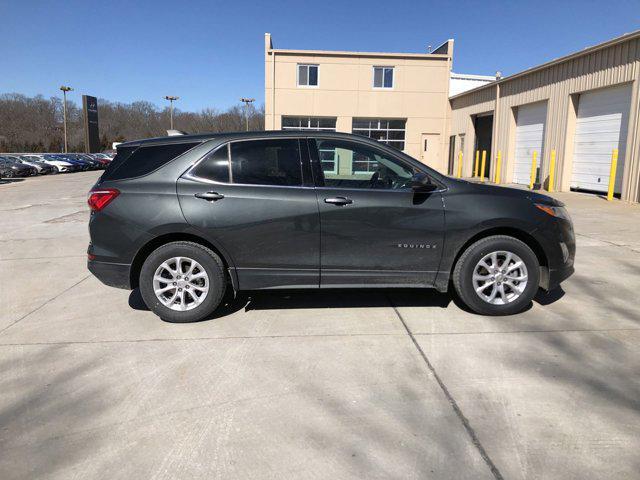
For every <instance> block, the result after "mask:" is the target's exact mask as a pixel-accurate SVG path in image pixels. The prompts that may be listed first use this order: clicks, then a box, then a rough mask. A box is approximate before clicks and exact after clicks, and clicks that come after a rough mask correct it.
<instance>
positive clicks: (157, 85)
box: [0, 0, 640, 110]
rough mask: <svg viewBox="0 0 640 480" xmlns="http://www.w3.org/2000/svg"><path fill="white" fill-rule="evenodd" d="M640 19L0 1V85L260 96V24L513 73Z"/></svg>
mask: <svg viewBox="0 0 640 480" xmlns="http://www.w3.org/2000/svg"><path fill="white" fill-rule="evenodd" d="M636 29H640V0H624V1H616V0H614V1H609V2H603V1H563V0H555V1H542V0H540V1H536V2H529V1H528V2H524V1H508V2H490V1H482V2H480V1H478V2H470V1H458V2H449V1H438V2H430V1H423V0H417V1H406V2H405V1H401V0H395V1H388V0H387V1H373V0H369V1H350V0H341V1H328V0H319V1H305V0H297V1H282V2H279V1H276V0H274V1H256V2H248V1H241V0H233V1H229V0H227V1H194V2H188V1H175V0H173V1H165V0H156V1H149V2H142V1H139V2H137V1H127V2H124V1H122V2H121V1H104V2H98V1H87V0H83V1H64V0H63V1H58V2H39V1H34V0H21V1H14V0H0V33H2V35H1V38H2V40H1V41H0V93H8V92H18V93H24V94H26V95H30V96H31V95H36V94H42V95H44V96H46V97H49V96H52V95H57V94H59V93H60V92H59V91H58V87H59V86H60V85H61V84H67V85H71V86H72V87H74V88H75V91H74V92H72V93H71V96H70V98H72V99H73V100H75V101H76V102H77V103H81V102H80V96H81V95H82V94H83V93H86V94H90V95H95V96H97V97H101V98H107V99H109V100H113V101H121V102H131V101H135V100H147V101H150V102H153V103H156V104H157V105H159V106H162V105H164V100H163V98H164V96H165V95H178V96H180V97H181V98H180V100H179V101H178V104H177V107H178V108H181V109H184V110H200V109H202V108H207V107H218V108H226V107H228V106H231V105H234V104H236V103H237V101H238V99H239V98H240V97H241V96H251V97H255V98H256V99H257V101H258V103H261V102H263V101H264V50H263V49H264V33H265V32H271V34H272V35H273V40H274V44H275V46H276V48H295V49H323V50H358V51H378V52H380V51H387V52H424V51H426V49H427V46H428V45H433V46H434V47H435V46H437V45H439V44H441V43H442V42H444V41H445V40H446V39H448V38H453V39H455V52H454V71H455V72H461V73H475V74H488V75H492V74H494V73H495V71H496V70H500V71H502V73H503V74H504V75H508V74H511V73H515V72H518V71H520V70H523V69H525V68H528V67H531V66H534V65H537V64H539V63H542V62H545V61H548V60H551V59H553V58H557V57H560V56H562V55H565V54H567V53H571V52H573V51H576V50H581V49H582V48H584V47H587V46H590V45H594V44H596V43H600V42H602V41H605V40H608V39H611V38H613V37H616V36H619V35H622V34H624V33H626V32H631V31H633V30H636Z"/></svg>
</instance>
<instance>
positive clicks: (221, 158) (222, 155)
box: [191, 145, 229, 183]
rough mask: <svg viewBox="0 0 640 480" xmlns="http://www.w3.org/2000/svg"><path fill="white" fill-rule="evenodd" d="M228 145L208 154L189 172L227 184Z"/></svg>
mask: <svg viewBox="0 0 640 480" xmlns="http://www.w3.org/2000/svg"><path fill="white" fill-rule="evenodd" d="M227 149H228V145H223V146H222V147H220V148H218V149H217V150H215V151H213V152H210V153H209V154H207V156H206V157H204V158H203V159H202V161H201V162H200V163H198V165H196V167H195V168H194V169H193V170H192V171H191V174H192V175H194V176H196V177H200V178H206V179H207V180H213V181H214V182H224V183H228V182H229V154H228V151H227Z"/></svg>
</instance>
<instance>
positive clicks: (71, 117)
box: [0, 93, 264, 152]
mask: <svg viewBox="0 0 640 480" xmlns="http://www.w3.org/2000/svg"><path fill="white" fill-rule="evenodd" d="M98 123H99V128H100V148H101V150H108V149H111V145H112V144H113V142H123V141H127V140H135V139H139V138H149V137H158V136H163V135H166V134H167V129H168V128H169V124H170V117H169V108H168V107H166V108H163V109H159V108H158V107H157V106H156V105H154V104H153V103H151V102H146V101H138V102H133V103H120V102H110V101H108V100H105V99H98ZM173 126H174V128H175V129H178V130H184V131H185V132H188V133H204V132H231V131H240V130H244V129H245V107H244V105H237V106H233V107H231V108H229V109H227V110H219V109H215V108H205V109H203V110H201V111H200V112H184V111H181V110H179V109H174V111H173ZM249 129H250V130H264V107H260V108H255V107H254V106H253V105H251V106H250V108H249ZM67 139H68V145H69V151H72V152H82V151H84V130H83V119H82V108H81V107H79V106H78V105H76V104H75V103H74V102H71V101H69V100H67ZM63 144H64V130H63V108H62V99H61V98H59V97H50V98H45V97H43V96H42V95H37V96H35V97H28V96H25V95H22V94H19V93H6V94H2V95H0V152H60V151H62V148H63Z"/></svg>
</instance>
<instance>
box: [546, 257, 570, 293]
mask: <svg viewBox="0 0 640 480" xmlns="http://www.w3.org/2000/svg"><path fill="white" fill-rule="evenodd" d="M573 272H575V268H574V267H573V263H572V264H571V265H565V266H564V267H562V268H558V269H553V270H551V269H550V270H549V285H548V287H547V290H548V291H551V290H553V289H554V288H556V287H558V285H560V283H561V282H564V281H565V280H566V279H567V278H569V277H570V276H571V275H573Z"/></svg>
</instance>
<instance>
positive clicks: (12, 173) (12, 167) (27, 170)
mask: <svg viewBox="0 0 640 480" xmlns="http://www.w3.org/2000/svg"><path fill="white" fill-rule="evenodd" d="M0 164H2V166H3V167H5V169H6V170H5V172H6V175H3V176H4V177H5V178H11V177H30V176H33V175H37V174H38V171H37V170H36V169H35V168H34V167H31V166H29V165H23V164H21V163H18V162H16V161H14V160H10V159H9V158H6V157H4V156H0Z"/></svg>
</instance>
